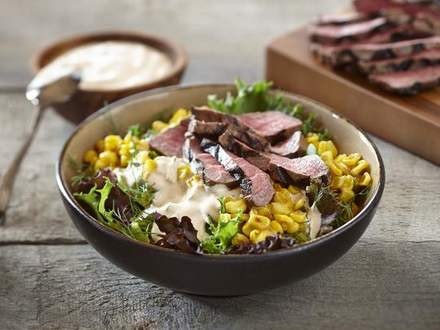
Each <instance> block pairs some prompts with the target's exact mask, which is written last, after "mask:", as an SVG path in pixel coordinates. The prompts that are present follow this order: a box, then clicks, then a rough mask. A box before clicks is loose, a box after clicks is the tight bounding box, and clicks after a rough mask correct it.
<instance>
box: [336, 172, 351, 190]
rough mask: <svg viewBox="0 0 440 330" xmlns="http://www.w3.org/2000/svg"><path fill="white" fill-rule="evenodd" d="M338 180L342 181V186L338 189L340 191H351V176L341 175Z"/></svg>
mask: <svg viewBox="0 0 440 330" xmlns="http://www.w3.org/2000/svg"><path fill="white" fill-rule="evenodd" d="M340 178H341V181H342V185H341V186H340V187H339V188H340V189H351V190H352V189H353V187H354V178H353V177H352V176H351V175H343V176H341V177H340Z"/></svg>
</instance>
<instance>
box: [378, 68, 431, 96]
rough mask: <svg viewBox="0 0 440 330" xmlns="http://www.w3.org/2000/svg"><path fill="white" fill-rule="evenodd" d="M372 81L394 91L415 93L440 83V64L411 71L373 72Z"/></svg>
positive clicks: (406, 93)
mask: <svg viewBox="0 0 440 330" xmlns="http://www.w3.org/2000/svg"><path fill="white" fill-rule="evenodd" d="M369 79H370V81H371V82H373V83H375V84H377V85H379V86H381V87H383V88H385V89H387V90H391V91H393V92H397V93H400V94H404V95H414V94H417V93H418V92H420V91H421V90H424V89H428V88H432V87H435V86H437V85H438V84H439V83H440V66H432V67H429V66H428V67H426V68H422V69H417V70H411V71H402V72H392V73H385V74H373V75H370V76H369Z"/></svg>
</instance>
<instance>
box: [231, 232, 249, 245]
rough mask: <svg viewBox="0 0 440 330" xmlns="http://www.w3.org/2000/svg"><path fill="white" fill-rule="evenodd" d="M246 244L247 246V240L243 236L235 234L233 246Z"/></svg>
mask: <svg viewBox="0 0 440 330" xmlns="http://www.w3.org/2000/svg"><path fill="white" fill-rule="evenodd" d="M246 244H249V238H247V237H246V236H245V235H243V234H240V233H237V234H236V235H235V236H234V238H233V239H232V245H234V246H238V245H246Z"/></svg>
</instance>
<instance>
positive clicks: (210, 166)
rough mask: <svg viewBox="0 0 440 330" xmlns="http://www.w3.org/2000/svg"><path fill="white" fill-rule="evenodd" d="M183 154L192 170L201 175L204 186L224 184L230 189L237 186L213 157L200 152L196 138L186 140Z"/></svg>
mask: <svg viewBox="0 0 440 330" xmlns="http://www.w3.org/2000/svg"><path fill="white" fill-rule="evenodd" d="M183 154H184V157H185V158H187V159H188V161H189V162H190V165H191V168H192V170H193V171H194V172H195V173H198V174H199V175H201V177H202V179H203V181H204V182H205V183H206V184H208V185H213V184H225V185H227V186H228V187H230V188H233V187H236V186H237V185H238V183H237V180H236V179H235V178H234V177H232V176H231V175H230V174H229V172H227V171H226V170H225V169H224V168H223V166H222V165H221V164H220V163H219V162H218V161H217V160H216V159H215V158H214V157H213V156H211V155H210V154H208V153H205V152H204V151H202V149H201V147H200V142H199V141H198V140H197V139H196V138H189V139H186V141H185V143H184V147H183Z"/></svg>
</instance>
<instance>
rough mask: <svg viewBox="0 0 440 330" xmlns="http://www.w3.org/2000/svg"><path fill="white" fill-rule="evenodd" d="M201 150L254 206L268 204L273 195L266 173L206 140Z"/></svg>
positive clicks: (203, 141) (270, 182)
mask: <svg viewBox="0 0 440 330" xmlns="http://www.w3.org/2000/svg"><path fill="white" fill-rule="evenodd" d="M201 146H202V149H203V150H205V151H206V152H208V153H209V154H211V155H212V156H213V157H215V159H216V160H217V161H218V162H220V164H222V165H223V167H224V168H225V169H226V170H227V171H228V172H229V173H230V174H231V175H232V176H233V177H234V178H235V179H237V180H238V181H239V183H240V187H241V190H242V192H243V195H244V196H245V198H246V199H247V200H249V201H250V202H252V203H253V204H254V205H256V206H264V205H267V204H268V203H270V201H271V200H272V197H273V195H274V193H275V191H274V189H273V186H272V181H271V180H270V177H269V175H268V174H267V173H265V172H263V171H262V170H260V169H259V168H258V167H256V166H254V165H252V164H251V163H249V162H248V161H247V160H245V159H243V158H241V157H238V156H236V155H234V154H232V153H230V152H228V151H226V150H225V149H223V147H221V146H220V145H219V144H218V143H215V142H213V141H211V140H208V139H203V140H202V143H201Z"/></svg>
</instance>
